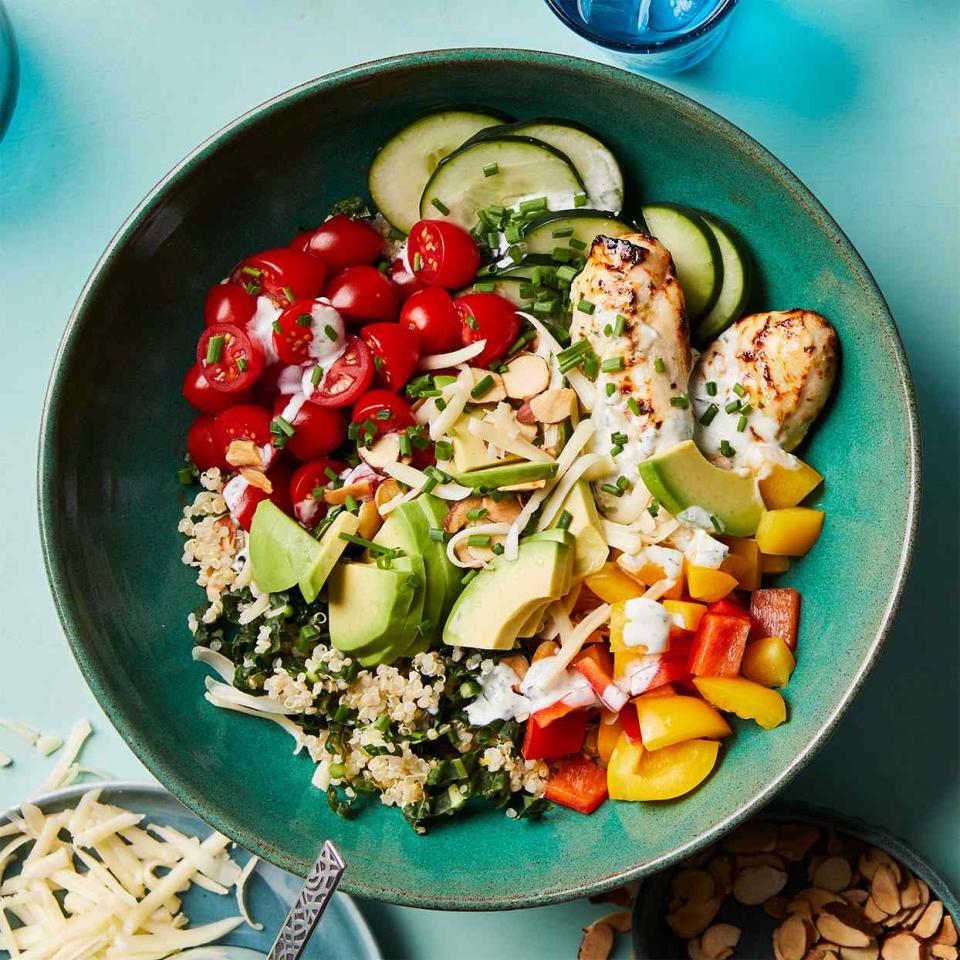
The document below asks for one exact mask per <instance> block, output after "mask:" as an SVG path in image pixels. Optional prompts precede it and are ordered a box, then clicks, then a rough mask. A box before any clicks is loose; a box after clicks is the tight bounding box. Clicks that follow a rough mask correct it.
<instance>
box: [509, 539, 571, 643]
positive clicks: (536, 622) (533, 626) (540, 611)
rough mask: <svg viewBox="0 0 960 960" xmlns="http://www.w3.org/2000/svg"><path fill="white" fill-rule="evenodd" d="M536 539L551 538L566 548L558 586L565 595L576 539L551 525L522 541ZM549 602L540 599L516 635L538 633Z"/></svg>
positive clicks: (568, 589)
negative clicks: (549, 527)
mask: <svg viewBox="0 0 960 960" xmlns="http://www.w3.org/2000/svg"><path fill="white" fill-rule="evenodd" d="M537 540H553V541H555V542H557V543H559V544H561V545H563V546H564V547H566V548H567V550H566V553H565V555H564V559H565V565H566V566H565V571H564V572H563V573H562V576H563V578H564V582H563V584H562V586H560V588H559V596H560V597H565V596H566V595H567V594H568V593H569V592H570V587H571V586H572V585H573V570H574V565H575V549H576V541H575V540H574V537H573V535H572V534H571V533H570V532H569V531H567V530H561V529H560V528H559V527H553V528H551V529H548V530H540V531H538V532H537V533H534V534H531V535H530V536H529V537H526V538H525V539H524V543H530V542H531V541H537ZM551 603H553V599H546V600H544V601H542V602H541V603H540V604H539V605H538V606H537V607H536V608H534V610H533V612H532V613H531V614H530V616H529V617H527V619H526V621H525V622H524V624H523V626H522V627H521V628H520V631H519V633H518V634H517V636H519V637H532V636H533V635H534V634H536V633H539V631H540V628H541V627H542V626H543V620H544V617H545V616H546V614H547V608H548V607H549V606H550V604H551Z"/></svg>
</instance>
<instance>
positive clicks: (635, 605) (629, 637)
mask: <svg viewBox="0 0 960 960" xmlns="http://www.w3.org/2000/svg"><path fill="white" fill-rule="evenodd" d="M623 612H624V615H625V617H626V621H625V623H624V625H623V642H624V643H625V644H626V645H627V646H628V647H643V648H644V649H645V650H646V652H647V653H648V654H650V653H664V652H665V651H666V649H667V647H669V645H670V627H671V626H672V623H673V620H672V617H671V616H670V611H669V610H667V608H666V607H665V606H664V605H663V604H662V603H658V602H657V601H656V600H649V599H647V598H646V597H633V598H631V599H630V600H628V601H627V602H626V603H625V604H624V607H623Z"/></svg>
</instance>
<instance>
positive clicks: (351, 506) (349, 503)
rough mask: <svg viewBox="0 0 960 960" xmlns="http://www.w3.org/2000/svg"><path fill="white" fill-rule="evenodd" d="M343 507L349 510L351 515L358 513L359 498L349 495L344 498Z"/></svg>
mask: <svg viewBox="0 0 960 960" xmlns="http://www.w3.org/2000/svg"><path fill="white" fill-rule="evenodd" d="M343 505H344V506H345V507H346V508H347V511H348V512H349V513H356V512H357V508H358V507H359V504H358V503H357V498H356V497H355V496H354V495H353V494H352V493H348V494H347V495H346V497H345V498H344V501H343Z"/></svg>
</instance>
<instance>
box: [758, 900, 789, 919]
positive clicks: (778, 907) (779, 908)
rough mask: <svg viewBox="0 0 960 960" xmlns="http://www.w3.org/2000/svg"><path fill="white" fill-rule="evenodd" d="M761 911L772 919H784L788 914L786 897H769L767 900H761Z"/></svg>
mask: <svg viewBox="0 0 960 960" xmlns="http://www.w3.org/2000/svg"><path fill="white" fill-rule="evenodd" d="M763 912H764V913H765V914H766V915H767V916H768V917H773V919H774V920H785V919H786V918H787V916H788V914H787V898H786V897H771V898H770V899H769V900H764V901H763Z"/></svg>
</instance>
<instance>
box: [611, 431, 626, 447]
mask: <svg viewBox="0 0 960 960" xmlns="http://www.w3.org/2000/svg"><path fill="white" fill-rule="evenodd" d="M610 439H611V440H612V441H613V442H614V443H619V444H621V445H623V444H626V442H627V440H628V439H629V437H628V436H627V435H626V434H625V433H623V432H622V431H621V430H617V431H616V432H615V433H613V434H611V435H610Z"/></svg>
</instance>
